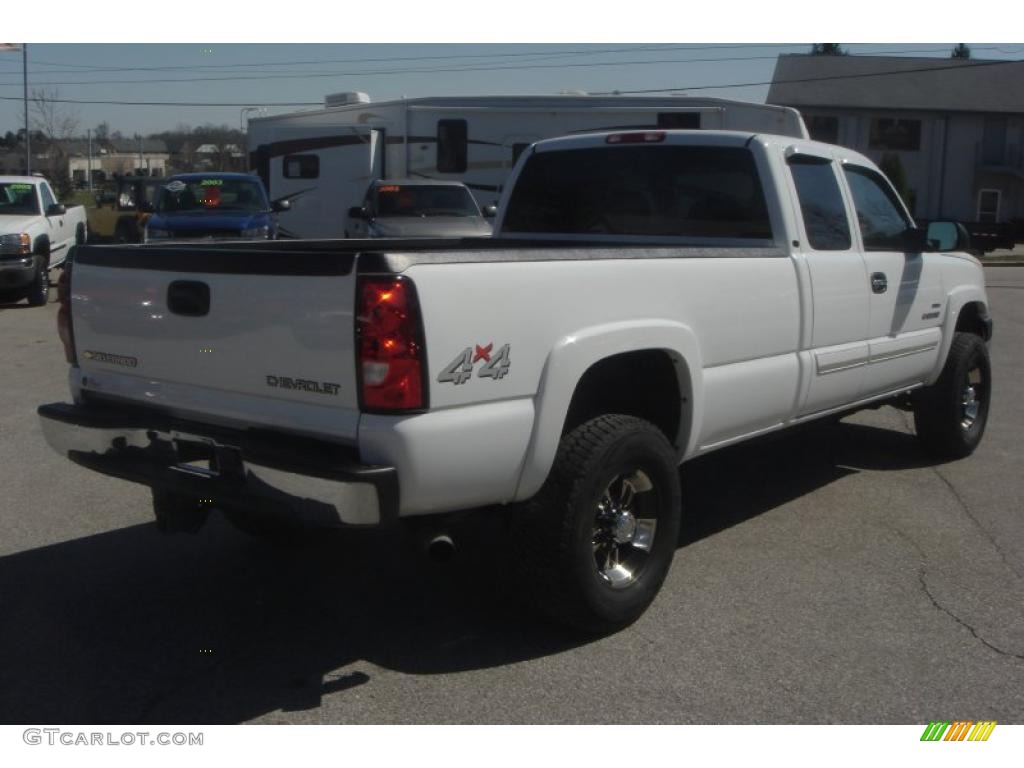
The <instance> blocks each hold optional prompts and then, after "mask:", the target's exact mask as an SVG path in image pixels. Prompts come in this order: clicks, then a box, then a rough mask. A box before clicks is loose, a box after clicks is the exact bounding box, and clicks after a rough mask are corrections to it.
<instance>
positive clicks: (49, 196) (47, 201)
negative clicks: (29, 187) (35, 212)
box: [39, 184, 57, 214]
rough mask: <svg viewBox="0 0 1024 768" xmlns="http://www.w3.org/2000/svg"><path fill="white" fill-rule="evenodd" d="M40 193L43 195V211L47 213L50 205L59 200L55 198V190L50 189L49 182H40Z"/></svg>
mask: <svg viewBox="0 0 1024 768" xmlns="http://www.w3.org/2000/svg"><path fill="white" fill-rule="evenodd" d="M39 193H40V194H41V195H42V197H43V213H44V214H45V213H46V212H47V211H48V210H49V209H50V206H51V205H53V204H54V203H56V202H57V201H56V200H54V198H53V192H51V191H50V185H49V184H40V185H39Z"/></svg>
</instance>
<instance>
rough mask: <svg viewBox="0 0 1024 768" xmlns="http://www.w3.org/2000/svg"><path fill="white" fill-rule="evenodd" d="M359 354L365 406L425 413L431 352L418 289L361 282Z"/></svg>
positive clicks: (394, 280)
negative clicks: (418, 298) (426, 376)
mask: <svg viewBox="0 0 1024 768" xmlns="http://www.w3.org/2000/svg"><path fill="white" fill-rule="evenodd" d="M357 292H358V300H359V302H358V309H357V312H356V355H357V363H358V366H359V383H360V392H361V395H362V407H363V408H364V409H366V410H380V411H409V410H418V409H422V408H426V406H427V395H426V385H425V381H424V376H425V375H426V350H425V349H424V343H423V323H422V320H421V317H420V308H419V302H418V301H417V300H416V288H415V287H414V286H413V284H412V282H411V281H410V280H408V279H406V278H403V277H388V278H377V277H372V278H363V279H361V280H360V281H359V283H358V288H357Z"/></svg>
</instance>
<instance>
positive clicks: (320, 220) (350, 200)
mask: <svg viewBox="0 0 1024 768" xmlns="http://www.w3.org/2000/svg"><path fill="white" fill-rule="evenodd" d="M384 138H385V137H384V131H382V130H378V129H375V128H367V127H364V126H351V127H350V126H332V127H330V128H328V127H322V126H321V127H310V128H297V127H286V128H279V129H278V130H277V131H275V134H274V139H273V141H272V142H271V143H270V144H269V145H263V147H261V148H263V149H264V151H265V152H266V153H267V155H268V156H269V169H270V197H271V199H274V200H277V199H280V198H282V197H287V198H288V199H289V200H291V210H289V211H286V212H283V213H281V214H279V216H280V219H279V220H280V229H281V236H282V237H292V238H332V237H344V235H345V220H346V212H347V211H348V209H349V208H350V207H351V206H353V205H359V203H360V202H361V201H362V197H363V194H364V193H365V192H366V188H367V186H368V185H369V184H370V182H371V181H372V180H373V179H375V178H379V176H380V175H381V174H382V173H383V172H384V159H383V158H384V145H385V141H384Z"/></svg>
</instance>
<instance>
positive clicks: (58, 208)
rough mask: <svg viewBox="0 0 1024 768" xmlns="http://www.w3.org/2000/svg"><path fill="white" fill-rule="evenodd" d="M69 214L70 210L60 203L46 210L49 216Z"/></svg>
mask: <svg viewBox="0 0 1024 768" xmlns="http://www.w3.org/2000/svg"><path fill="white" fill-rule="evenodd" d="M67 212H68V209H67V208H65V207H64V206H63V205H61V204H60V203H54V204H53V205H51V206H50V207H49V208H47V209H46V215H47V216H63V215H64V214H65V213H67Z"/></svg>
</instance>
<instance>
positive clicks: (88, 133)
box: [85, 128, 92, 194]
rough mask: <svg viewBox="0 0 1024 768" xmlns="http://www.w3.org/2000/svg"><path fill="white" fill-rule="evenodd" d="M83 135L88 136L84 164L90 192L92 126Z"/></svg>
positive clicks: (90, 191)
mask: <svg viewBox="0 0 1024 768" xmlns="http://www.w3.org/2000/svg"><path fill="white" fill-rule="evenodd" d="M85 135H86V136H88V137H89V162H88V163H87V164H86V166H85V167H86V171H85V174H86V175H85V177H86V179H88V181H89V194H92V128H88V129H86V131H85Z"/></svg>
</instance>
